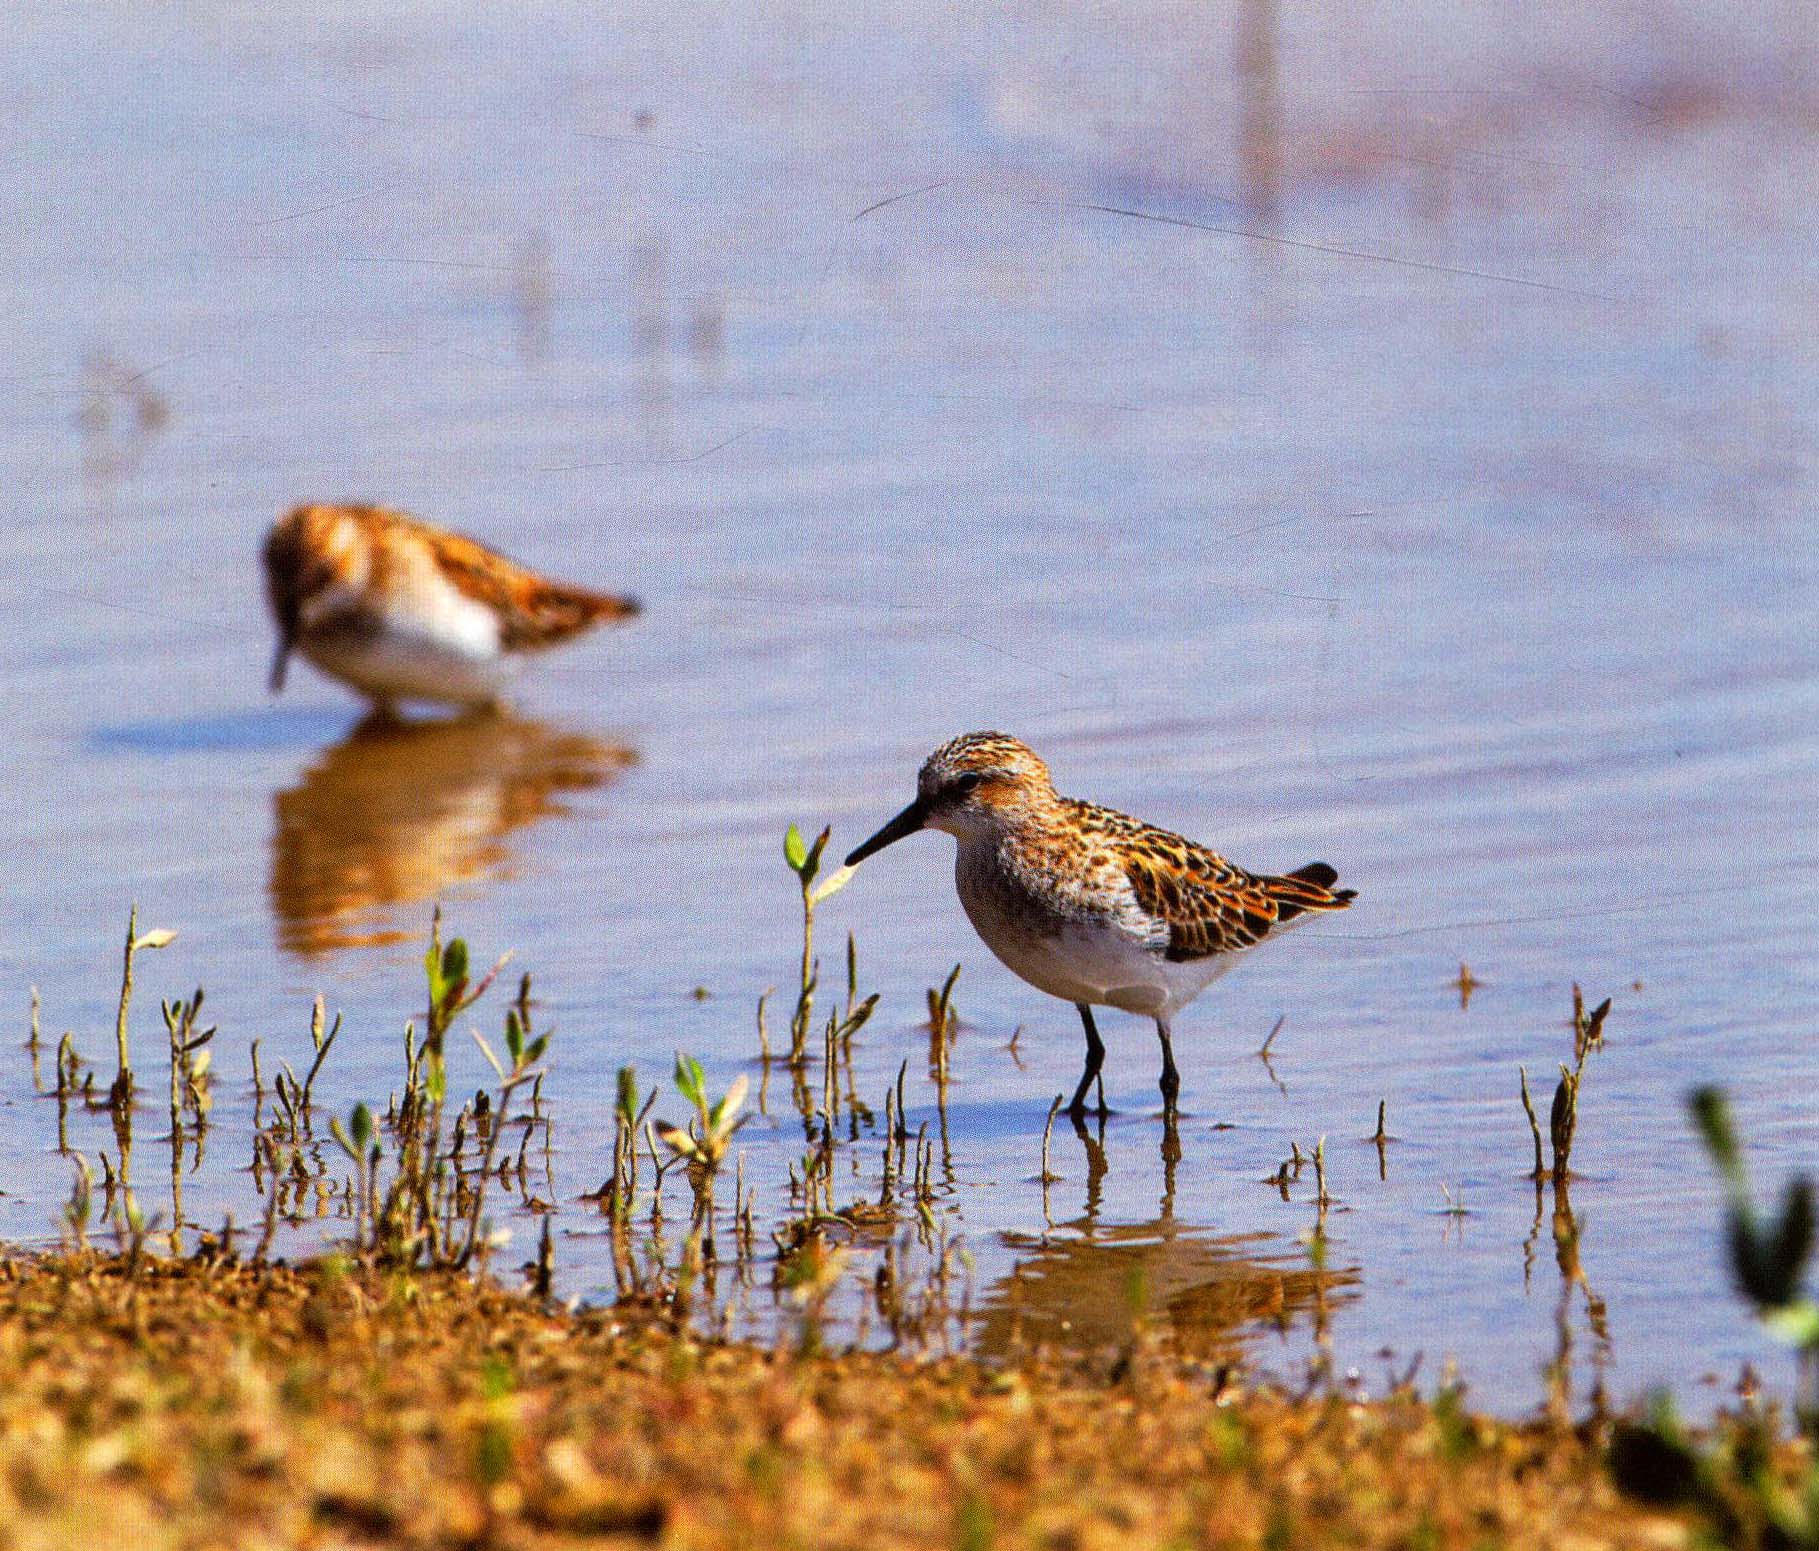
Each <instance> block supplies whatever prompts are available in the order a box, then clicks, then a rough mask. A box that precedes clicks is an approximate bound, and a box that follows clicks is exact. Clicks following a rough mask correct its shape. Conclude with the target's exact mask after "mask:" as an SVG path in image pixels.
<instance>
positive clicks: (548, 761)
mask: <svg viewBox="0 0 1819 1551" xmlns="http://www.w3.org/2000/svg"><path fill="white" fill-rule="evenodd" d="M636 760H637V755H636V753H635V752H634V751H632V750H631V749H628V748H624V747H621V746H618V745H615V744H610V743H603V742H601V741H600V740H599V739H597V738H590V737H588V736H586V735H585V734H581V733H574V732H564V731H561V730H559V729H556V728H553V727H548V726H545V725H543V724H542V723H539V722H534V721H526V720H523V719H521V718H519V717H516V716H512V715H491V714H486V715H474V716H463V717H458V718H454V719H451V720H442V721H423V722H404V721H397V720H392V719H384V718H376V717H369V718H368V719H367V720H365V721H363V722H361V723H360V724H359V725H358V726H357V727H355V728H354V730H353V731H352V732H350V733H349V734H348V735H347V737H345V738H344V739H342V741H341V742H339V743H337V744H335V745H334V746H333V747H332V748H330V749H328V750H327V751H326V752H325V753H324V754H323V755H322V757H321V758H320V759H319V760H318V761H317V762H316V763H315V764H314V765H313V766H311V767H310V769H309V770H308V771H306V772H305V773H304V776H303V779H302V780H301V781H300V782H299V783H298V784H297V785H296V786H294V787H292V788H290V789H289V790H288V791H281V792H279V793H277V795H276V797H275V799H274V809H275V818H276V821H277V822H276V826H275V831H274V835H273V840H272V874H271V900H272V910H273V912H274V914H275V915H276V916H277V921H278V937H279V941H280V942H281V943H282V944H283V946H284V947H285V948H287V949H288V950H290V951H291V952H292V953H298V954H303V955H306V956H307V955H314V954H320V953H326V952H330V951H332V950H334V949H338V948H356V947H370V946H374V945H376V944H381V943H392V942H401V941H404V940H406V939H409V938H411V937H414V936H417V935H420V934H421V932H422V928H423V923H422V921H421V920H419V919H417V917H416V915H415V914H414V913H413V915H412V917H411V919H409V920H401V919H399V910H398V907H400V906H404V905H412V904H419V903H421V902H423V901H426V900H431V899H434V898H435V897H436V896H438V895H439V894H441V893H442V892H443V891H445V890H446V889H448V888H449V887H451V886H452V885H454V884H459V883H463V882H466V881H468V880H470V879H476V878H503V877H509V876H510V875H511V873H512V870H513V854H512V844H511V839H510V837H511V836H512V834H513V833H514V831H517V830H520V829H523V828H524V827H526V826H527V825H530V824H535V823H536V822H538V821H539V820H541V819H545V818H549V817H551V816H553V815H559V814H562V813H564V812H565V811H567V810H566V807H565V804H564V801H563V799H564V797H565V795H566V794H568V793H571V792H581V791H589V790H592V789H594V788H597V787H601V786H605V785H606V784H608V783H609V782H611V781H612V780H613V779H614V778H615V777H616V776H617V775H618V774H619V772H620V771H622V770H623V769H625V767H626V766H628V765H631V764H633V763H635V762H636Z"/></svg>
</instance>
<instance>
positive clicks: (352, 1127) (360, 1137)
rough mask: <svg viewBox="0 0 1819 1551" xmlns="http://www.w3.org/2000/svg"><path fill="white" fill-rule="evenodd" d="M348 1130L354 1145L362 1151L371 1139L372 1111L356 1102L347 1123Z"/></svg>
mask: <svg viewBox="0 0 1819 1551" xmlns="http://www.w3.org/2000/svg"><path fill="white" fill-rule="evenodd" d="M348 1131H349V1132H350V1133H351V1134H352V1136H353V1138H354V1146H355V1147H357V1148H359V1150H360V1151H361V1152H362V1153H364V1152H365V1151H366V1149H367V1145H368V1144H369V1143H370V1142H371V1141H372V1139H373V1112H372V1111H371V1110H370V1109H368V1108H367V1107H366V1106H365V1105H364V1104H356V1105H355V1106H354V1113H353V1115H352V1117H351V1118H350V1120H349V1123H348Z"/></svg>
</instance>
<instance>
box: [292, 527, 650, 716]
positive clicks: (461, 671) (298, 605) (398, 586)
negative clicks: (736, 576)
mask: <svg viewBox="0 0 1819 1551" xmlns="http://www.w3.org/2000/svg"><path fill="white" fill-rule="evenodd" d="M264 559H265V590H266V598H267V601H268V602H269V603H270V604H271V610H272V618H273V619H274V620H275V621H276V622H277V626H278V653H277V656H276V657H275V658H274V659H273V660H272V675H271V688H272V693H273V694H276V693H277V692H278V691H279V690H281V689H282V688H283V687H284V670H285V667H286V666H287V664H288V663H289V661H290V654H291V652H292V651H298V652H301V653H302V654H303V655H304V656H305V657H306V658H308V659H309V661H310V662H311V663H313V664H314V665H315V666H316V667H317V668H319V669H321V670H322V672H324V673H326V674H328V675H329V676H330V677H331V678H337V679H340V680H341V681H342V682H343V683H344V684H347V685H350V686H351V687H352V688H354V689H355V690H357V691H358V692H359V693H360V694H362V695H365V696H366V697H367V699H369V700H371V701H372V702H373V704H374V705H375V706H377V707H378V708H380V709H381V710H389V709H390V708H391V707H392V706H393V704H394V703H395V702H397V701H400V700H428V701H434V702H438V703H440V704H444V705H456V706H468V707H474V706H495V705H497V704H498V702H499V697H500V695H501V694H502V693H503V691H504V690H505V688H506V685H507V684H508V683H509V682H510V680H511V677H512V674H513V671H514V670H515V669H516V667H517V666H518V661H517V660H518V659H520V658H521V657H522V656H523V655H524V654H525V653H527V652H534V651H541V650H543V649H544V648H546V647H551V646H555V645H557V644H559V643H560V642H563V641H566V640H568V639H570V638H571V637H573V636H577V635H580V634H581V633H582V632H583V631H586V630H591V629H592V628H593V627H594V626H596V625H600V624H604V623H606V622H608V621H609V620H620V619H629V618H631V616H632V615H634V614H636V613H638V611H639V605H638V603H637V601H636V600H635V599H633V598H622V597H615V596H613V595H611V594H608V593H598V592H590V591H588V590H587V589H586V588H583V587H573V586H570V585H569V584H568V583H566V582H553V581H550V580H549V579H548V578H547V577H542V576H539V575H537V573H536V572H535V571H531V570H527V569H526V568H525V567H523V566H521V565H519V564H517V563H516V562H515V561H512V560H507V559H506V558H505V557H504V556H503V555H500V554H496V553H494V552H493V551H492V550H490V549H487V548H486V547H485V546H484V545H481V544H476V543H475V542H474V541H473V540H472V539H468V538H463V537H461V535H460V534H458V533H448V532H445V531H444V530H443V529H441V528H435V527H431V526H430V524H428V523H427V522H420V521H418V520H417V519H416V518H415V517H408V516H406V515H405V514H404V513H402V512H394V511H389V510H387V509H386V508H385V507H383V506H299V507H297V508H296V510H294V511H292V512H290V513H289V514H287V515H286V516H284V517H282V518H280V519H279V521H278V522H277V524H276V525H275V526H274V527H273V528H272V531H271V533H270V534H268V535H267V537H266V540H265V551H264Z"/></svg>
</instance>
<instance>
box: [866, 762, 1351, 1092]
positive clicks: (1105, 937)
mask: <svg viewBox="0 0 1819 1551" xmlns="http://www.w3.org/2000/svg"><path fill="white" fill-rule="evenodd" d="M920 829H943V830H946V831H947V832H948V833H949V834H950V835H953V836H954V837H955V838H956V839H957V840H958V841H959V842H960V845H959V850H958V854H957V855H956V857H955V861H954V882H955V885H956V886H957V888H958V889H959V893H960V903H961V904H962V905H963V906H964V907H965V909H966V914H967V919H968V920H970V921H971V922H972V923H973V928H974V930H975V931H977V932H978V933H979V935H980V936H981V937H982V938H984V939H985V944H986V946H987V947H988V948H990V949H991V950H992V952H993V953H995V954H996V955H997V956H998V958H999V959H1000V960H1002V961H1003V963H1004V964H1005V965H1006V966H1007V967H1008V968H1009V969H1011V970H1013V971H1014V972H1015V973H1017V974H1018V975H1020V976H1022V977H1023V979H1025V980H1027V981H1028V982H1029V983H1030V984H1031V985H1033V986H1035V987H1036V988H1037V990H1039V991H1046V992H1048V994H1049V995H1050V996H1059V997H1061V998H1063V999H1064V1000H1066V1001H1070V1002H1072V1003H1073V1004H1074V1005H1075V1006H1076V1007H1077V1008H1079V1009H1080V1020H1081V1022H1082V1023H1083V1024H1084V1025H1085V1026H1086V1070H1085V1072H1084V1074H1083V1075H1082V1076H1081V1078H1080V1086H1079V1087H1078V1088H1076V1089H1075V1090H1074V1098H1073V1102H1072V1103H1071V1104H1070V1105H1069V1106H1068V1110H1069V1113H1070V1114H1072V1115H1073V1116H1075V1117H1076V1118H1078V1117H1079V1116H1080V1115H1081V1114H1083V1113H1084V1112H1085V1109H1086V1095H1087V1091H1088V1089H1090V1088H1091V1087H1092V1085H1093V1084H1094V1082H1096V1081H1098V1080H1099V1068H1100V1066H1101V1064H1102V1063H1103V1062H1104V1060H1105V1046H1104V1045H1103V1044H1102V1043H1101V1042H1100V1039H1099V1030H1098V1029H1097V1028H1096V1027H1095V1026H1094V1023H1093V1008H1094V1007H1117V1008H1120V1009H1122V1010H1123V1011H1125V1012H1134V1013H1141V1014H1143V1015H1144V1016H1146V1017H1149V1018H1153V1019H1155V1022H1156V1033H1157V1035H1158V1036H1159V1037H1160V1038H1161V1041H1162V1099H1163V1107H1164V1112H1165V1114H1168V1115H1170V1116H1172V1115H1173V1114H1174V1112H1175V1099H1176V1095H1177V1094H1178V1093H1179V1092H1180V1090H1181V1078H1180V1075H1179V1074H1178V1073H1177V1072H1176V1070H1175V1056H1174V1051H1173V1048H1172V1047H1171V1044H1170V1040H1169V1023H1170V1020H1171V1019H1172V1018H1173V1017H1174V1015H1175V1014H1176V1012H1178V1011H1179V1010H1180V1009H1181V1008H1183V1007H1185V1006H1186V1005H1187V1004H1188V1003H1189V1002H1191V1001H1192V1000H1193V999H1194V998H1195V997H1196V996H1198V995H1199V994H1200V993H1201V992H1202V991H1204V990H1205V989H1206V988H1207V987H1208V986H1209V985H1211V984H1212V982H1213V981H1215V980H1217V979H1218V978H1219V977H1220V976H1221V975H1223V974H1224V973H1225V972H1226V971H1227V970H1229V969H1230V968H1231V967H1232V966H1233V965H1234V964H1236V963H1237V962H1238V956H1239V955H1240V954H1241V953H1242V952H1244V951H1245V950H1246V949H1249V948H1253V947H1255V946H1256V945H1257V944H1258V943H1260V942H1262V941H1263V940H1264V939H1265V938H1266V937H1269V936H1271V935H1272V934H1274V933H1275V932H1277V931H1279V930H1281V929H1282V928H1283V927H1285V926H1288V925H1290V924H1291V923H1293V922H1296V921H1299V920H1303V919H1306V918H1307V917H1308V916H1309V915H1312V914H1315V913H1318V912H1320V911H1325V910H1343V909H1344V908H1345V907H1346V906H1347V905H1349V904H1350V903H1351V902H1352V898H1353V896H1354V895H1355V894H1356V892H1357V891H1356V890H1355V889H1338V890H1335V889H1334V888H1333V887H1332V885H1333V884H1334V883H1335V882H1337V881H1338V874H1337V873H1336V872H1334V871H1333V869H1332V868H1331V867H1329V866H1327V865H1326V863H1325V862H1309V863H1308V864H1307V866H1305V867H1298V868H1296V869H1295V871H1294V872H1291V873H1288V874H1286V875H1285V876H1282V877H1275V876H1271V875H1269V874H1264V873H1251V872H1246V871H1245V870H1244V869H1243V868H1242V867H1239V866H1237V865H1236V864H1234V863H1232V862H1228V861H1227V860H1226V859H1225V858H1224V857H1222V856H1217V855H1215V854H1214V853H1213V852H1211V851H1209V850H1207V849H1206V848H1205V847H1203V846H1197V845H1195V844H1194V843H1193V842H1192V841H1191V840H1184V839H1183V838H1182V837H1181V836H1180V835H1175V834H1170V833H1169V831H1167V830H1165V829H1157V828H1155V827H1154V826H1152V825H1149V824H1145V823H1143V822H1142V821H1141V820H1138V819H1133V818H1130V817H1128V816H1127V815H1125V814H1122V813H1116V812H1114V811H1112V810H1111V809H1110V808H1101V807H1098V806H1096V805H1095V804H1093V803H1090V802H1081V801H1079V800H1077V799H1076V798H1072V797H1062V796H1059V795H1057V794H1056V791H1055V786H1054V782H1053V781H1052V780H1050V778H1049V773H1048V766H1047V765H1045V764H1044V763H1043V762H1042V761H1041V759H1039V758H1038V757H1037V756H1036V754H1035V753H1034V751H1033V750H1031V749H1030V748H1029V747H1028V746H1027V745H1025V744H1023V743H1020V742H1018V741H1017V739H1015V738H1012V737H1009V736H1007V735H1006V734H1004V733H1001V732H969V733H967V734H965V735H964V736H963V737H959V738H955V739H954V740H953V741H952V742H951V743H944V744H943V745H942V746H941V747H940V748H938V749H936V750H935V752H934V753H933V754H931V755H929V757H928V759H927V761H926V762H925V763H924V764H923V766H922V770H921V772H920V774H919V775H918V776H917V777H916V800H915V801H914V802H912V803H911V804H910V805H909V806H908V807H907V808H905V809H904V810H903V811H902V812H901V813H899V814H898V815H897V816H896V817H895V818H894V819H892V820H891V821H890V823H888V824H886V825H885V826H884V828H883V829H881V830H879V831H878V833H877V834H875V835H873V836H872V838H871V839H870V840H868V841H866V842H865V843H864V844H863V845H861V846H859V847H858V848H857V849H855V850H854V851H853V852H852V854H851V855H850V856H848V857H847V859H846V864H847V866H849V867H853V866H857V865H858V864H859V863H860V862H862V861H864V860H865V859H866V857H868V856H870V855H872V854H873V853H874V852H876V851H881V850H883V849H884V847H885V846H887V845H890V844H891V843H892V842H893V841H897V840H901V839H902V838H903V837H904V836H905V835H913V834H914V833H915V832H916V831H917V830H920ZM1099 1112H1100V1113H1101V1114H1104V1113H1105V1088H1104V1085H1103V1083H1101V1084H1100V1088H1099Z"/></svg>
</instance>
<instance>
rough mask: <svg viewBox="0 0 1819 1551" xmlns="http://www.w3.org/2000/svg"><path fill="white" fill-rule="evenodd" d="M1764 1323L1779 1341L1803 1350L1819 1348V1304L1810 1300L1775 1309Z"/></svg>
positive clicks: (1768, 1314) (1763, 1320) (1766, 1316)
mask: <svg viewBox="0 0 1819 1551" xmlns="http://www.w3.org/2000/svg"><path fill="white" fill-rule="evenodd" d="M1762 1323H1763V1326H1764V1328H1766V1329H1767V1330H1768V1332H1769V1334H1770V1335H1772V1336H1773V1337H1774V1338H1775V1339H1776V1340H1777V1341H1782V1342H1785V1343H1786V1344H1787V1345H1789V1346H1797V1347H1803V1348H1813V1347H1819V1303H1814V1302H1813V1301H1812V1299H1810V1298H1808V1299H1806V1300H1805V1301H1804V1302H1801V1303H1789V1304H1787V1305H1785V1306H1783V1307H1782V1308H1779V1309H1773V1310H1771V1311H1770V1312H1769V1313H1767V1314H1765V1315H1764V1316H1763V1317H1762Z"/></svg>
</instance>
